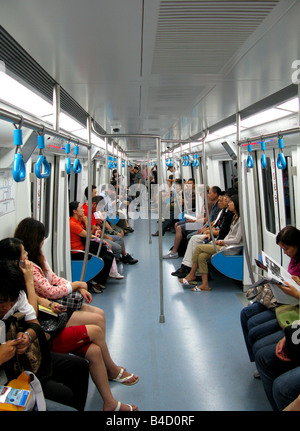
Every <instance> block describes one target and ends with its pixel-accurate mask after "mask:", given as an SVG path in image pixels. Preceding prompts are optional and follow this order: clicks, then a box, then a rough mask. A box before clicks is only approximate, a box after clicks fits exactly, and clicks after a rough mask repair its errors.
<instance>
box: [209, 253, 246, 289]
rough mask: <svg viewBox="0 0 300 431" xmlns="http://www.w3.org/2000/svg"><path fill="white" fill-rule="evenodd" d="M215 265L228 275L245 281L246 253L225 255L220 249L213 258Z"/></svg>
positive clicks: (212, 261)
mask: <svg viewBox="0 0 300 431" xmlns="http://www.w3.org/2000/svg"><path fill="white" fill-rule="evenodd" d="M211 263H212V264H213V266H214V267H215V268H216V269H217V270H218V271H220V272H221V273H222V274H224V275H226V277H229V278H232V279H234V280H239V281H243V278H244V255H243V254H239V255H224V253H223V252H222V250H221V251H219V252H218V253H216V254H214V255H213V256H212V258H211Z"/></svg>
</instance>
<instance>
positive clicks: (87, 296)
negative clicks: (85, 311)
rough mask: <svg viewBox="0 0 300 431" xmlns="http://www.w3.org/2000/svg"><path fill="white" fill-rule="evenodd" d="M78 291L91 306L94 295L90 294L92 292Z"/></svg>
mask: <svg viewBox="0 0 300 431" xmlns="http://www.w3.org/2000/svg"><path fill="white" fill-rule="evenodd" d="M78 291H79V292H80V293H81V295H82V296H83V298H84V300H85V302H86V303H87V304H90V303H91V302H92V299H93V298H92V295H91V294H90V292H89V291H88V290H86V289H78Z"/></svg>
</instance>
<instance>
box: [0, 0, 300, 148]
mask: <svg viewBox="0 0 300 431" xmlns="http://www.w3.org/2000/svg"><path fill="white" fill-rule="evenodd" d="M299 15H300V6H299V2H298V1H295V0H277V1H276V0H275V1H271V0H269V1H247V0H245V1H225V0H224V1H214V0H210V1H197V0H194V1H189V0H161V1H160V0H89V1H86V0H51V1H49V0H26V1H24V0H1V15H0V25H1V26H2V27H3V28H4V30H5V31H7V32H8V33H9V34H10V35H11V36H12V37H13V38H14V39H15V40H16V41H17V42H18V43H19V44H20V45H21V46H22V47H23V48H24V50H26V51H27V52H28V54H29V55H30V56H31V57H32V58H33V59H34V60H35V61H36V62H37V63H38V64H39V65H41V66H42V68H44V69H45V71H46V72H47V73H48V74H49V75H51V77H53V78H54V80H55V81H56V82H58V83H59V84H60V85H61V86H62V87H63V88H64V90H65V91H66V92H67V93H69V94H70V96H71V97H72V98H73V99H74V100H75V101H76V102H77V103H78V104H79V105H81V106H82V107H83V109H84V110H86V112H88V113H89V114H90V115H91V116H92V117H93V118H94V119H95V120H96V121H97V122H98V123H99V124H100V126H101V127H102V128H103V129H105V130H106V131H107V132H108V133H110V132H111V127H112V125H114V124H119V125H120V127H121V133H137V134H141V133H145V134H149V133H150V134H151V133H155V134H159V135H161V136H164V135H165V134H166V133H168V131H170V130H176V131H177V132H176V133H179V134H180V133H181V131H180V130H181V126H180V125H181V123H182V119H183V118H184V121H185V124H187V127H186V128H185V133H189V130H190V131H191V130H192V131H193V134H195V133H197V132H201V130H202V128H206V127H209V126H211V125H213V124H215V123H217V122H220V121H222V120H224V119H226V118H228V117H230V116H231V115H233V114H234V113H235V112H236V111H237V110H238V109H245V108H246V107H247V106H250V105H251V104H254V103H256V102H257V101H258V100H260V99H263V98H265V97H267V96H269V95H271V94H272V93H274V92H276V91H279V90H281V89H282V88H285V87H286V86H288V85H289V84H291V80H290V75H291V73H290V64H291V60H292V59H296V58H300V52H299V40H300V30H299V25H298V22H299ZM298 56H299V57H298ZM0 60H1V58H0ZM0 97H1V96H0ZM195 112H196V113H197V116H198V117H197V118H195ZM145 142H146V141H145ZM127 145H128V149H133V148H135V147H137V148H138V145H139V141H138V140H131V141H128V142H127ZM145 145H146V144H145V143H141V148H143V151H144V149H145ZM147 146H148V147H149V148H151V147H154V146H155V143H153V144H152V143H151V142H150V141H149V140H147V145H146V147H147Z"/></svg>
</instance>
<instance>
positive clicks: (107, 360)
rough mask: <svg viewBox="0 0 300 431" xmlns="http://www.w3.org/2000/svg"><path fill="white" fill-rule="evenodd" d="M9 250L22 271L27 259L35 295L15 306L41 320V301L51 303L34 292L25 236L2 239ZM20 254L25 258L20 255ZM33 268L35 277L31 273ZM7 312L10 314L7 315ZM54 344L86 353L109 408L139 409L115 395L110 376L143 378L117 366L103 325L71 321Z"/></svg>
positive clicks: (1, 246)
mask: <svg viewBox="0 0 300 431" xmlns="http://www.w3.org/2000/svg"><path fill="white" fill-rule="evenodd" d="M5 251H6V252H7V253H6V258H14V260H13V262H14V263H13V264H14V266H16V267H17V268H18V269H19V271H20V268H19V267H18V266H17V263H18V262H20V261H21V260H22V261H23V262H24V264H25V269H23V273H24V276H22V277H23V280H24V281H25V280H26V284H25V283H24V281H23V283H24V286H26V290H27V295H28V297H30V298H31V304H30V305H29V304H27V300H24V298H23V297H22V302H20V305H19V304H17V305H18V307H17V305H16V304H15V305H14V308H18V310H19V311H23V312H24V313H25V314H26V313H27V314H26V316H27V315H28V318H27V320H28V321H32V322H34V321H35V322H36V323H38V321H37V320H36V317H35V316H36V312H37V303H40V304H41V305H44V306H45V307H47V306H48V307H49V304H45V302H42V301H41V300H43V298H38V297H37V296H36V295H34V297H33V295H32V293H33V292H32V291H33V286H31V284H29V281H33V274H32V271H31V268H30V267H29V266H28V264H29V265H30V264H31V262H29V261H28V260H27V253H26V252H25V250H24V246H23V244H22V242H21V240H19V239H17V238H8V239H6V240H3V241H1V242H0V255H1V256H2V255H3V253H4V252H5ZM20 257H21V258H22V259H20ZM5 263H6V264H8V266H9V265H10V263H11V261H9V260H7V261H6V262H5ZM0 264H1V262H0ZM30 272H31V279H32V280H30V278H29V277H28V274H29V273H30ZM24 296H25V294H24ZM0 297H1V295H0ZM28 302H29V301H28ZM47 302H48V303H49V300H47ZM26 304H27V305H26ZM51 307H52V306H51ZM0 314H1V312H0ZM6 316H7V314H6V315H5V317H6ZM31 316H34V317H35V320H32V319H31V320H29V319H30V318H31ZM25 320H26V319H25ZM48 336H49V335H48ZM32 338H33V339H34V334H33V335H32ZM18 346H19V345H18ZM18 346H17V349H18ZM50 346H51V350H52V351H53V352H55V353H60V354H61V353H73V354H75V355H79V356H83V357H84V358H85V359H87V360H88V361H89V364H90V372H91V376H92V378H93V381H94V383H95V384H96V386H97V389H98V390H99V392H100V394H101V396H102V398H103V401H104V409H105V410H115V409H116V408H117V409H118V410H136V409H137V408H136V406H130V405H124V404H121V403H118V402H117V401H116V400H115V399H114V398H113V396H112V393H111V391H110V387H109V384H108V376H109V377H110V378H111V379H113V380H116V381H118V382H120V383H123V384H127V385H133V384H135V383H137V382H138V380H139V378H138V377H137V376H135V375H134V374H132V373H128V372H127V371H126V370H125V369H124V368H122V367H119V366H117V365H116V364H115V363H114V362H113V360H112V359H111V356H110V353H109V350H108V347H107V344H106V341H105V332H104V330H102V329H101V328H100V327H99V326H97V325H93V324H88V325H76V326H68V324H67V327H65V328H63V329H62V330H61V331H60V332H59V333H58V334H56V335H55V336H54V337H53V338H51V340H50ZM27 347H28V346H27ZM27 347H26V348H27ZM73 377H74V375H73ZM76 380H77V379H76ZM83 389H84V387H83Z"/></svg>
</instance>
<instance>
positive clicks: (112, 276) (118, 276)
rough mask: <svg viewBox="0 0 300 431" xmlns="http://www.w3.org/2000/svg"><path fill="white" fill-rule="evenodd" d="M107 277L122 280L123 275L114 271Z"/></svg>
mask: <svg viewBox="0 0 300 431" xmlns="http://www.w3.org/2000/svg"><path fill="white" fill-rule="evenodd" d="M109 278H114V279H115V280H123V278H124V275H121V274H119V273H118V272H115V273H113V274H109Z"/></svg>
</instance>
